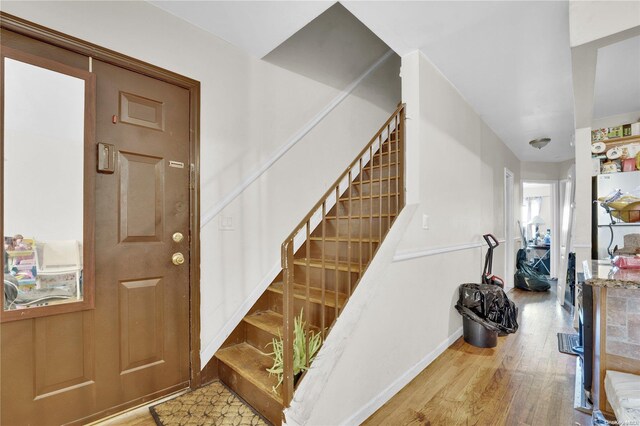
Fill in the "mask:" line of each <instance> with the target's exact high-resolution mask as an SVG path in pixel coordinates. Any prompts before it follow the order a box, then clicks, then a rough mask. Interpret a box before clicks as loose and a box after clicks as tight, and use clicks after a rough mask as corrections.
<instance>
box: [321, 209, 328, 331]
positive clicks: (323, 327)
mask: <svg viewBox="0 0 640 426" xmlns="http://www.w3.org/2000/svg"><path fill="white" fill-rule="evenodd" d="M326 216H327V201H326V200H325V201H323V202H322V290H321V291H322V295H321V299H322V311H321V312H320V325H321V328H320V333H322V341H323V342H324V339H325V337H326V334H325V328H326V326H325V321H326V319H325V308H324V307H325V306H326V301H325V292H326V285H327V283H326V281H327V269H326V267H325V241H326V238H327V234H326V229H325V228H326V226H325V222H326V219H325V217H326Z"/></svg>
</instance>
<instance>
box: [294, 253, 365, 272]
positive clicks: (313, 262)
mask: <svg viewBox="0 0 640 426" xmlns="http://www.w3.org/2000/svg"><path fill="white" fill-rule="evenodd" d="M293 263H294V265H298V266H307V259H306V258H304V257H303V258H299V259H294V261H293ZM349 265H351V268H349ZM309 267H311V268H322V260H319V259H309ZM324 267H325V268H326V269H338V270H339V271H344V272H349V271H351V272H358V273H359V272H360V266H359V265H358V264H357V263H351V264H349V263H346V262H341V261H339V262H338V265H337V267H336V262H335V260H326V259H325V261H324Z"/></svg>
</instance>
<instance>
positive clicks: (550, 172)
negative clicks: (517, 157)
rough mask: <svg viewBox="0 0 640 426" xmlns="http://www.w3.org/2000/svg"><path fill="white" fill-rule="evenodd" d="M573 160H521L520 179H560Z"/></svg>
mask: <svg viewBox="0 0 640 426" xmlns="http://www.w3.org/2000/svg"><path fill="white" fill-rule="evenodd" d="M574 162H575V161H574V160H568V161H564V162H562V163H541V162H532V161H523V162H522V163H521V173H522V180H558V179H562V177H563V174H564V175H566V170H567V169H568V168H569V167H571V165H572V164H573V163H574Z"/></svg>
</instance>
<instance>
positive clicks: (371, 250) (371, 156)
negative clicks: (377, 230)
mask: <svg viewBox="0 0 640 426" xmlns="http://www.w3.org/2000/svg"><path fill="white" fill-rule="evenodd" d="M369 185H371V187H370V188H371V191H370V194H369V256H372V255H373V144H371V145H369Z"/></svg>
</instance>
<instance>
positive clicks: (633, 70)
mask: <svg viewBox="0 0 640 426" xmlns="http://www.w3.org/2000/svg"><path fill="white" fill-rule="evenodd" d="M635 111H640V36H636V37H632V38H629V39H626V40H624V41H620V42H618V43H615V44H611V45H609V46H605V47H601V48H600V49H598V62H597V64H596V81H595V86H594V105H593V117H594V118H602V117H610V116H612V115H618V114H625V113H630V112H635Z"/></svg>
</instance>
